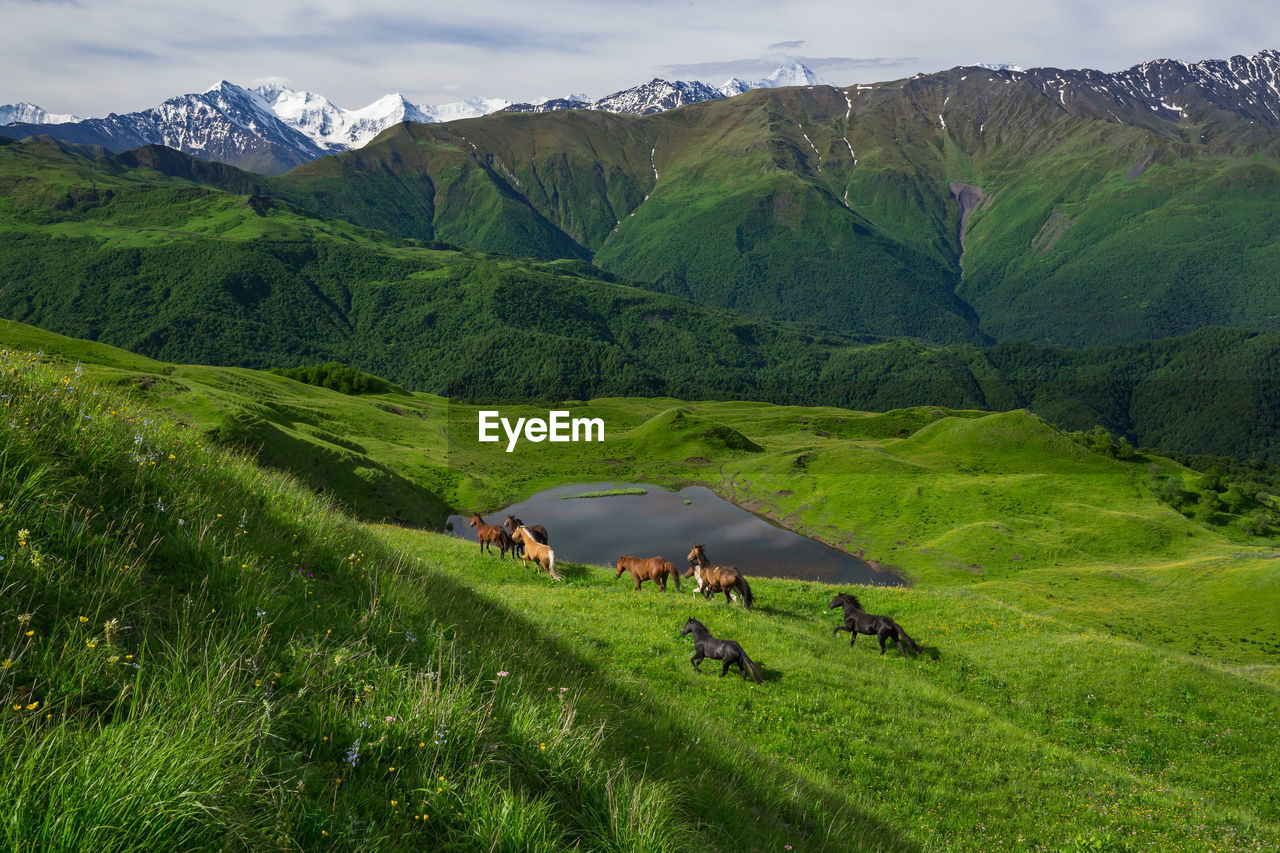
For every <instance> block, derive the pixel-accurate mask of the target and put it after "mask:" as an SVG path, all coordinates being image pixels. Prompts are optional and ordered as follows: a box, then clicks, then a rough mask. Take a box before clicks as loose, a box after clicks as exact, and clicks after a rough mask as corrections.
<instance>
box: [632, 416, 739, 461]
mask: <svg viewBox="0 0 1280 853" xmlns="http://www.w3.org/2000/svg"><path fill="white" fill-rule="evenodd" d="M631 440H632V441H633V442H634V443H635V444H637V445H639V446H641V447H643V448H644V449H645V451H646V453H648V454H650V455H652V456H654V457H657V458H670V459H687V458H689V457H691V456H720V455H722V454H724V453H760V452H761V451H763V450H764V448H763V447H761V446H760V445H758V444H756V443H755V442H754V441H752V440H751V439H749V438H747V437H746V436H745V435H743V434H742V433H740V432H738V431H737V430H736V429H734V428H733V427H730V426H726V425H724V424H721V423H716V422H715V421H712V420H709V419H707V418H703V417H699V416H698V415H695V414H694V413H693V412H692V411H690V410H689V409H687V408H683V407H677V408H673V409H668V410H667V411H665V412H662V413H661V414H658V415H655V416H654V417H652V418H650V419H649V420H648V421H647V422H645V423H644V424H643V425H641V426H639V427H637V428H636V429H634V430H633V431H632V433H631Z"/></svg>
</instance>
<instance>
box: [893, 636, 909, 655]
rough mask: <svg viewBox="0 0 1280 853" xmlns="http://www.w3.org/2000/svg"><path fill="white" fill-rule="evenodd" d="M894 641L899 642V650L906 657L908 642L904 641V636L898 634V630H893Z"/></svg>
mask: <svg viewBox="0 0 1280 853" xmlns="http://www.w3.org/2000/svg"><path fill="white" fill-rule="evenodd" d="M893 641H894V642H895V643H897V644H898V651H900V652H902V656H903V657H904V658H905V657H907V647H906V644H904V643H903V642H902V638H901V637H899V636H898V632H897V631H894V632H893Z"/></svg>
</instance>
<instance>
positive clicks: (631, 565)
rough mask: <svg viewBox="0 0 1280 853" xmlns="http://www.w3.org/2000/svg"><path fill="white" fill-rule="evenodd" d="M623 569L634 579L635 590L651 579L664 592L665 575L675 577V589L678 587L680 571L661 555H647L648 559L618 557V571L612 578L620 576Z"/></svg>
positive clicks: (665, 589)
mask: <svg viewBox="0 0 1280 853" xmlns="http://www.w3.org/2000/svg"><path fill="white" fill-rule="evenodd" d="M624 569H625V570H626V571H629V572H631V577H632V578H634V579H635V582H636V592H639V591H640V584H641V583H642V582H644V581H653V582H654V584H655V585H657V586H659V587H661V588H662V591H663V592H666V591H667V575H671V577H673V578H675V582H676V589H679V588H680V573H679V572H677V571H676V567H675V566H673V565H671V564H670V563H668V562H667V561H666V560H664V559H662V558H661V557H649V558H648V559H641V558H640V557H619V558H618V571H617V572H616V573H615V574H614V576H613V577H614V580H617V579H618V578H620V577H622V572H623V570H624Z"/></svg>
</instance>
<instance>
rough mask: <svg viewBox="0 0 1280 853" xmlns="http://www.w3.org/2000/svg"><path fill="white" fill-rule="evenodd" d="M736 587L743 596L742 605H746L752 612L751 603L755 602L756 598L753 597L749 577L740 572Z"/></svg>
mask: <svg viewBox="0 0 1280 853" xmlns="http://www.w3.org/2000/svg"><path fill="white" fill-rule="evenodd" d="M734 587H735V588H736V589H737V590H738V593H739V594H740V595H741V596H742V603H743V604H744V605H746V608H747V609H748V610H750V609H751V602H753V601H755V598H754V597H753V596H752V595H751V584H749V583H747V576H746V575H744V574H742V573H741V572H739V573H738V582H737V583H735V584H734Z"/></svg>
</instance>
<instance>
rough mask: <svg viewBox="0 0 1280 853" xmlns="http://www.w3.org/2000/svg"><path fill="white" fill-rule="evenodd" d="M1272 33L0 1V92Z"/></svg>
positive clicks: (542, 71)
mask: <svg viewBox="0 0 1280 853" xmlns="http://www.w3.org/2000/svg"><path fill="white" fill-rule="evenodd" d="M1264 49H1280V4H1276V3H1275V0H1242V2H1235V1H1234V0H1222V2H1218V3H1208V2H1204V0H1162V2H1155V0H1062V2H1056V3H1042V2H1036V0H1023V2H1005V0H999V2H997V0H969V1H968V2H923V0H877V2H866V0H808V2H799V0H773V2H769V3H754V2H751V0H733V2H729V0H647V2H640V0H590V2H588V0H520V2H512V0H498V2H483V0H476V2H456V0H455V1H454V2H450V3H441V2H436V0H416V2H412V1H410V2H406V0H336V1H335V2H307V0H252V2H250V0H219V2H217V3H215V4H204V3H201V4H191V3H183V2H181V0H178V2H174V0H111V2H103V0H0V104H6V103H14V102H18V101H27V102H30V103H35V104H38V105H39V106H42V107H44V108H45V109H47V110H49V111H51V112H57V113H74V114H76V115H80V116H96V115H105V114H106V113H108V112H130V111H133V110H138V109H144V108H146V107H151V106H154V105H156V104H158V103H160V102H161V101H163V100H164V99H165V98H168V97H170V96H172V95H176V94H182V93H186V92H198V91H203V90H204V89H207V88H208V87H209V86H210V85H212V84H214V83H216V82H217V81H219V80H222V79H226V80H230V81H231V82H233V83H238V84H241V85H250V84H252V83H254V82H255V81H259V80H263V79H268V78H270V79H277V80H281V79H282V80H284V81H285V82H286V83H287V85H289V86H290V87H292V88H295V89H306V90H309V91H313V92H319V93H321V94H324V95H325V96H326V97H328V98H329V99H330V100H331V101H333V102H334V103H337V104H339V105H340V106H343V107H346V108H355V107H361V106H364V105H365V104H368V103H371V102H372V101H374V100H376V99H377V98H379V97H380V96H382V95H384V94H387V93H388V92H400V93H402V94H404V95H405V96H406V97H408V98H409V99H410V100H411V101H414V102H415V103H424V104H442V103H450V102H453V101H458V100H461V99H463V98H466V97H472V96H484V97H501V98H506V99H508V100H513V101H525V100H533V99H535V98H539V97H560V96H564V95H568V94H571V93H583V94H587V95H589V96H591V97H593V98H595V97H601V96H603V95H607V94H609V93H611V92H614V91H617V90H619V89H624V88H627V87H629V86H633V85H636V84H638V83H642V82H645V81H647V80H649V79H650V78H652V77H655V76H660V77H665V78H667V79H686V80H687V79H700V80H703V81H704V82H708V83H712V84H714V85H719V84H721V83H723V82H724V81H725V80H727V79H728V78H729V77H731V76H735V75H736V76H739V77H742V78H744V79H758V78H759V77H763V76H765V75H767V74H768V73H769V72H770V71H771V70H773V68H775V67H777V65H778V64H780V63H781V62H782V61H784V60H785V59H788V58H795V59H799V60H800V61H801V62H803V63H805V64H806V65H808V66H809V67H810V68H812V69H813V70H814V71H815V72H817V73H818V75H819V76H820V77H822V78H823V79H824V80H825V81H826V82H830V83H833V84H836V85H849V84H852V83H869V82H875V81H879V80H891V79H897V78H901V77H907V76H910V75H912V74H915V73H917V72H932V71H938V70H941V69H945V68H951V67H953V66H956V65H970V64H975V63H979V62H1010V63H1014V64H1017V65H1020V66H1023V67H1025V68H1030V67H1033V66H1054V67H1059V68H1084V67H1087V68H1097V69H1100V70H1103V71H1116V70H1120V69H1122V68H1128V67H1129V66H1131V65H1135V64H1137V63H1139V62H1143V61H1145V60H1149V59H1159V58H1172V59H1183V60H1187V61H1199V60H1201V59H1211V58H1226V57H1229V56H1232V55H1235V54H1245V55H1248V54H1253V53H1256V52H1258V51H1259V50H1264Z"/></svg>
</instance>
